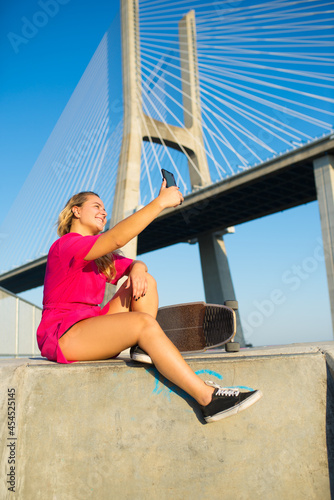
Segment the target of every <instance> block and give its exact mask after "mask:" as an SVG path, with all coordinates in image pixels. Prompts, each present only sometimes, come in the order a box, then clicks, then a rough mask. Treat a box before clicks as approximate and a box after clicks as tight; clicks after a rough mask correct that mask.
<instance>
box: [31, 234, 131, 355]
mask: <svg viewBox="0 0 334 500" xmlns="http://www.w3.org/2000/svg"><path fill="white" fill-rule="evenodd" d="M99 237H100V235H96V236H82V235H81V234H78V233H68V234H65V236H62V237H61V238H59V239H58V240H57V241H55V242H54V243H53V245H52V246H51V248H50V251H49V255H48V260H47V265H46V272H45V279H44V296H43V313H42V319H41V322H40V325H39V327H38V329H37V343H38V347H39V348H40V350H41V353H42V356H45V357H46V358H48V359H49V360H51V361H57V362H58V363H72V361H67V359H66V358H65V356H64V355H63V353H62V351H61V349H60V347H59V343H58V341H59V339H60V337H61V336H62V335H63V334H64V333H65V332H66V331H67V330H68V329H69V328H70V327H71V326H73V325H74V324H75V323H77V322H78V321H81V320H82V319H86V318H91V317H93V316H101V315H104V314H106V313H107V312H108V308H109V305H108V304H107V305H106V306H105V307H104V308H102V309H101V307H100V306H99V305H98V304H101V302H102V301H103V297H104V290H105V284H106V282H107V281H108V279H107V277H106V276H105V275H104V274H101V273H100V272H99V271H98V269H97V266H96V264H95V262H94V261H87V260H84V257H85V256H86V255H87V254H88V252H89V251H90V249H91V248H92V246H93V245H94V243H95V242H96V240H97V239H98V238H99ZM132 262H133V261H132V259H127V258H126V257H122V256H121V255H117V254H114V264H115V268H116V276H115V278H114V279H113V280H112V281H111V283H113V284H116V283H117V281H118V280H119V279H120V278H121V277H122V276H124V275H126V274H127V273H128V271H129V267H130V265H131V264H132Z"/></svg>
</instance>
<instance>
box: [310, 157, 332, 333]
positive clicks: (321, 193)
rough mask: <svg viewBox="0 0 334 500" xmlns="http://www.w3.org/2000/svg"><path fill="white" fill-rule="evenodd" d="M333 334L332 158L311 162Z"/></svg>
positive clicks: (322, 158)
mask: <svg viewBox="0 0 334 500" xmlns="http://www.w3.org/2000/svg"><path fill="white" fill-rule="evenodd" d="M313 167H314V178H315V185H316V189H317V198H318V204H319V212H320V221H321V231H322V240H323V245H324V254H325V263H326V272H327V282H328V292H329V301H330V307H331V315H332V328H333V333H334V156H333V155H325V156H322V157H321V158H317V159H316V160H314V162H313Z"/></svg>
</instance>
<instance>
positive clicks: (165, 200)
mask: <svg viewBox="0 0 334 500" xmlns="http://www.w3.org/2000/svg"><path fill="white" fill-rule="evenodd" d="M166 185H167V181H166V179H164V180H163V182H162V185H161V188H160V192H159V195H158V199H159V201H160V202H161V203H162V205H163V206H164V208H168V207H177V206H178V205H181V203H182V202H183V196H182V193H181V192H180V189H179V188H178V187H177V186H170V187H169V188H168V187H166Z"/></svg>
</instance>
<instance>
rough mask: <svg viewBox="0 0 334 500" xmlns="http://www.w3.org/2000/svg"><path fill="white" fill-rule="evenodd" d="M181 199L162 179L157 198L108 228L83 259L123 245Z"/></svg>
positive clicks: (174, 187)
mask: <svg viewBox="0 0 334 500" xmlns="http://www.w3.org/2000/svg"><path fill="white" fill-rule="evenodd" d="M181 201H183V196H182V194H181V193H180V191H179V188H177V187H176V186H172V187H169V188H166V181H165V180H164V181H163V183H162V186H161V189H160V192H159V195H158V196H157V198H155V199H154V200H153V201H151V203H149V204H148V205H146V206H145V207H144V208H142V209H141V210H138V212H135V213H134V214H133V215H130V217H127V218H126V219H124V220H122V221H121V222H119V223H118V224H116V226H114V227H113V228H111V229H109V230H108V231H106V232H105V233H103V234H101V236H100V237H99V238H98V239H97V241H96V242H95V243H94V245H93V246H92V248H91V249H90V251H89V252H88V254H87V255H86V257H85V260H95V259H98V258H99V257H102V256H103V255H107V254H108V253H110V252H113V251H114V250H117V249H118V248H121V247H123V246H124V245H125V244H126V243H128V242H129V241H130V240H132V238H134V237H135V236H138V234H140V233H141V232H142V231H143V230H144V229H145V228H146V227H147V226H148V225H149V224H150V223H151V222H152V221H153V220H154V219H155V218H156V217H157V216H158V215H159V214H160V213H161V212H162V211H163V210H164V209H165V208H168V207H175V206H178V205H179V204H180V202H181Z"/></svg>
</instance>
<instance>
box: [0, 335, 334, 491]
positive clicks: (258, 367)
mask: <svg viewBox="0 0 334 500" xmlns="http://www.w3.org/2000/svg"><path fill="white" fill-rule="evenodd" d="M231 356H232V357H231ZM333 360H334V343H330V344H326V345H325V344H324V345H320V344H319V345H313V344H305V345H295V346H289V347H282V348H278V347H275V348H270V349H252V350H249V349H245V350H241V351H240V353H236V354H232V355H230V354H224V353H218V352H215V353H213V354H205V355H203V354H202V355H197V356H193V357H191V358H189V359H188V361H189V363H190V365H191V366H192V367H193V369H194V370H195V371H197V372H198V373H199V375H200V376H201V377H202V378H203V379H211V380H215V381H217V382H219V383H221V384H222V385H227V386H247V387H252V388H260V389H261V390H262V392H263V394H264V396H263V398H262V399H261V400H260V401H259V402H258V403H257V404H255V405H254V406H253V407H251V408H250V409H248V410H246V411H244V412H242V413H240V414H239V415H236V416H234V417H231V418H228V419H226V420H223V421H220V422H218V423H214V424H205V423H204V421H203V420H202V418H201V416H200V413H199V412H198V409H197V408H196V405H195V403H193V402H192V401H191V400H190V399H189V397H187V396H186V395H185V394H179V391H178V390H177V388H175V386H170V384H169V383H168V382H166V380H164V379H162V378H160V377H159V375H158V373H157V372H156V370H155V369H154V368H153V367H145V366H144V365H141V364H135V363H134V362H131V361H129V360H128V359H127V358H126V357H124V355H123V359H121V360H111V361H105V362H92V363H76V364H72V365H57V364H55V363H51V362H48V361H45V360H43V359H42V358H40V359H24V360H22V359H21V360H20V359H16V360H15V359H12V360H2V361H0V381H1V392H0V408H1V410H0V411H1V419H0V425H1V434H0V439H1V478H0V498H1V499H7V498H19V499H20V500H21V499H22V500H30V499H31V500H37V499H42V500H48V499H52V500H58V499H59V500H67V499H68V500H75V499H80V500H82V499H99V500H100V499H102V500H103V499H114V498H115V499H117V498H122V499H130V498H131V499H145V500H146V499H155V498H156V499H159V500H160V499H162V500H163V499H173V500H174V499H180V500H181V499H182V500H184V499H192V500H194V499H206V498H211V499H231V500H235V499H238V500H239V499H256V500H257V499H265V500H271V499H275V500H276V499H277V500H282V499H284V500H288V499H293V500H298V499H303V500H305V499H322V500H326V499H329V498H330V482H332V487H333V481H334V477H333V469H334V467H333V465H334V455H333V450H334V422H333V421H334V419H333V400H334V388H333V386H334V384H333V378H332V376H333V373H334V361H333ZM14 390H15V392H14ZM8 391H10V392H8ZM13 395H15V404H16V406H15V424H16V426H15V428H13V427H11V429H12V430H13V433H14V435H12V436H10V435H9V433H10V430H9V429H8V421H7V413H8V408H10V409H11V410H10V412H9V413H11V414H12V413H13V411H12V408H13V407H14V405H13V404H12V403H11V401H13V400H14V396H13ZM11 422H12V421H11ZM10 459H12V460H13V459H14V460H15V463H13V464H12V465H11V466H12V467H14V468H13V469H12V481H13V484H14V485H15V494H14V493H11V492H9V491H8V486H10V483H7V482H6V474H8V473H9V472H10V469H9V468H10V464H9V463H8V461H9V460H10ZM329 468H331V471H332V476H331V477H330V474H329ZM7 477H9V476H7Z"/></svg>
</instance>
